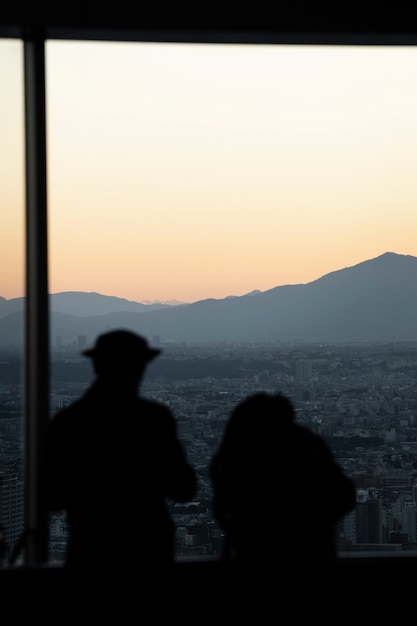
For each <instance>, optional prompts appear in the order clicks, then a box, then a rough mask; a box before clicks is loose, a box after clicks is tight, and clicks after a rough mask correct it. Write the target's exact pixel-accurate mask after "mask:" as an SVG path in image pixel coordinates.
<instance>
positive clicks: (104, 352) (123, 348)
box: [82, 330, 161, 366]
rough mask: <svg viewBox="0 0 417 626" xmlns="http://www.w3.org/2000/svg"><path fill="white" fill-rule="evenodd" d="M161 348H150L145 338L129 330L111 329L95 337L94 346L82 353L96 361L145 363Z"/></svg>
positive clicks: (159, 351)
mask: <svg viewBox="0 0 417 626" xmlns="http://www.w3.org/2000/svg"><path fill="white" fill-rule="evenodd" d="M160 353H161V350H157V349H156V348H150V347H149V345H148V342H147V341H146V339H144V338H143V337H141V336H140V335H137V334H136V333H133V332H131V331H129V330H113V331H111V332H108V333H104V334H103V335H100V336H99V337H98V338H97V341H96V344H95V346H94V348H90V349H89V350H85V351H84V352H83V353H82V354H83V355H84V356H88V357H90V358H92V359H93V360H94V361H96V362H98V363H109V364H110V363H113V364H116V365H119V366H120V365H122V364H123V363H124V364H133V363H147V362H148V361H151V360H152V359H154V358H155V357H156V356H158V354H160Z"/></svg>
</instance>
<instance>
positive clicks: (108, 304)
mask: <svg viewBox="0 0 417 626" xmlns="http://www.w3.org/2000/svg"><path fill="white" fill-rule="evenodd" d="M49 304H50V309H51V311H56V312H59V313H67V314H69V315H76V316H77V317H87V316H89V315H104V314H106V313H117V312H119V311H130V312H132V313H143V312H144V311H152V310H155V309H164V308H166V307H167V306H175V305H178V304H181V303H180V302H177V301H173V302H170V303H163V302H147V303H142V302H134V301H131V300H126V299H125V298H116V297H114V296H103V295H102V294H100V293H95V292H90V293H86V292H83V291H64V292H62V293H54V294H51V295H50V296H49ZM24 306H25V298H13V299H12V300H6V299H5V298H0V318H2V317H5V316H6V315H8V314H9V313H15V312H17V311H23V309H24Z"/></svg>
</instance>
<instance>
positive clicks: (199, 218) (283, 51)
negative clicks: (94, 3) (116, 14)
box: [0, 40, 417, 302]
mask: <svg viewBox="0 0 417 626" xmlns="http://www.w3.org/2000/svg"><path fill="white" fill-rule="evenodd" d="M22 63H23V50H22V44H21V43H19V42H14V41H7V40H2V41H0V79H1V82H2V85H3V89H2V97H1V98H0V136H1V137H2V142H1V145H0V183H1V184H0V189H1V198H2V211H1V214H0V249H1V267H2V270H1V271H2V274H1V283H0V296H2V297H4V298H7V299H10V298H14V297H19V296H22V295H24V263H25V262H24V195H25V194H24V159H23V154H24V132H23V129H24V120H23V79H22V77H23V65H22ZM416 69H417V49H416V48H414V47H407V46H401V47H395V46H387V47H382V46H375V47H374V46H356V47H353V46H352V47H348V46H339V47H336V46H291V45H277V46H273V45H256V46H255V45H253V46H251V45H235V44H233V45H231V44H224V45H223V44H213V45H203V44H151V43H136V44H127V43H100V42H94V43H93V42H57V41H48V42H47V44H46V77H47V141H48V152H47V158H48V217H49V291H50V293H57V292H62V291H86V292H91V291H94V292H98V293H102V294H105V295H112V296H118V297H122V298H127V299H129V300H136V301H140V302H145V301H154V300H159V301H170V300H179V301H182V302H193V301H196V300H201V299H204V298H210V297H212V298H224V297H226V296H229V295H243V294H245V293H248V292H250V291H252V290H254V289H260V290H262V291H265V290H267V289H271V288H273V287H276V286H279V285H284V284H296V283H307V282H310V281H312V280H315V279H317V278H319V277H320V276H322V275H324V274H326V273H329V272H332V271H335V270H338V269H343V268H344V267H349V266H352V265H355V264H357V263H360V262H362V261H365V260H367V259H370V258H374V257H376V256H379V255H380V254H383V253H384V252H388V251H389V252H396V253H398V254H410V255H415V256H417V239H416V237H415V233H416V232H417V211H416V210H415V208H416V205H417V185H416V180H417V113H416V112H417V83H416V81H415V80H414V77H415V75H416Z"/></svg>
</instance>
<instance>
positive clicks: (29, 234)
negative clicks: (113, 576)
mask: <svg viewBox="0 0 417 626" xmlns="http://www.w3.org/2000/svg"><path fill="white" fill-rule="evenodd" d="M87 6H88V7H89V10H87V11H86V12H84V15H83V18H80V19H79V21H78V23H77V19H73V18H68V22H67V23H65V22H60V21H59V19H60V18H57V16H55V15H54V14H53V11H52V10H49V13H48V11H47V10H46V11H45V10H44V12H42V11H41V12H40V15H41V16H42V17H41V18H39V17H38V16H37V17H36V18H35V17H34V16H33V15H32V14H31V11H30V9H27V11H26V12H25V9H24V8H23V9H22V7H21V6H17V7H16V5H14V12H13V11H9V13H11V15H6V16H3V17H2V18H1V22H0V37H6V38H13V39H19V40H21V41H22V42H23V45H24V111H25V148H24V149H25V184H26V246H25V255H26V259H25V267H26V275H25V287H26V308H25V347H24V354H25V371H24V376H25V381H24V383H25V385H24V387H25V415H24V420H25V528H26V543H25V546H24V554H23V562H24V564H25V565H27V566H30V565H36V564H38V563H43V562H46V561H47V548H48V529H47V526H48V525H47V519H46V515H45V512H44V511H43V507H42V506H41V499H42V493H41V480H40V469H41V461H42V449H43V442H44V437H45V433H46V426H47V420H48V415H49V303H48V253H47V250H48V232H47V231H48V224H47V175H46V171H47V151H46V121H47V118H46V110H45V98H46V94H45V43H46V41H47V40H72V41H108V42H115V41H128V42H154V43H168V42H169V43H175V42H177V43H209V44H216V43H222V44H224V43H233V44H236V43H244V44H253V45H256V44H277V45H279V44H286V45H288V44H295V45H306V44H308V45H353V46H354V45H395V46H398V45H416V44H417V32H416V33H413V32H409V31H408V30H407V29H408V28H409V27H408V24H407V16H405V15H402V14H401V11H400V10H399V11H398V12H397V13H395V10H393V9H392V10H391V11H390V14H389V15H382V16H380V17H379V22H378V21H376V20H375V16H373V15H372V16H371V15H369V14H366V13H363V12H362V15H361V17H362V25H358V23H356V24H353V25H352V24H349V23H345V24H343V25H342V26H341V25H340V23H336V22H334V23H331V20H330V21H328V20H327V22H324V27H323V26H322V23H321V22H320V14H319V15H318V16H317V12H316V17H315V18H312V16H307V20H306V21H303V20H302V19H301V17H300V16H299V15H291V14H290V12H288V13H287V14H285V15H284V16H283V20H282V21H281V24H280V28H279V29H278V28H277V29H276V30H274V29H271V27H270V24H269V23H268V19H267V16H266V17H265V18H263V19H262V20H261V22H262V24H259V23H257V22H258V21H257V20H256V18H255V20H254V21H252V23H251V24H250V25H248V24H246V25H244V26H243V27H240V26H239V25H238V26H237V27H235V28H230V27H229V26H226V27H224V28H223V27H221V26H219V25H217V26H215V27H214V28H212V29H209V28H203V29H201V28H197V29H193V28H191V29H187V28H184V26H183V24H181V23H180V24H177V25H174V26H171V27H169V28H165V29H164V28H160V29H155V28H154V27H149V26H147V25H146V24H145V26H143V24H141V25H138V27H137V28H135V27H134V26H133V27H132V24H133V25H134V24H135V23H137V20H136V22H135V20H134V19H131V18H132V17H133V16H131V15H127V14H126V12H125V13H123V11H120V14H117V15H116V16H114V12H113V10H112V11H111V12H109V11H108V12H107V13H106V11H105V10H104V11H103V14H102V15H101V13H100V10H99V9H98V8H97V7H98V6H99V5H98V4H97V7H94V2H90V3H88V5H87ZM43 8H44V9H45V7H43ZM100 9H101V4H100ZM113 9H114V7H113ZM36 10H37V9H36ZM62 13H63V12H62V11H60V14H61V15H62ZM369 13H371V12H369ZM97 16H100V17H102V18H103V19H101V23H100V19H98V20H96V18H97ZM370 17H371V18H372V19H367V18H370ZM145 22H146V20H145Z"/></svg>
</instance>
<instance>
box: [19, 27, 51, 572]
mask: <svg viewBox="0 0 417 626" xmlns="http://www.w3.org/2000/svg"><path fill="white" fill-rule="evenodd" d="M24 100H25V102H24V107H25V108H24V110H25V166H26V172H25V176H26V309H25V538H24V539H25V541H24V546H23V548H24V551H23V555H24V563H25V565H29V566H30V565H34V564H36V563H40V562H44V561H46V560H47V544H48V525H47V515H46V513H45V511H44V507H43V506H42V502H41V476H40V474H41V463H42V451H43V446H44V438H45V433H46V426H47V420H48V419H49V316H48V259H47V251H48V245H47V185H46V113H45V41H44V38H43V36H41V35H38V34H36V35H32V34H31V35H30V36H29V37H28V38H27V39H26V38H25V39H24Z"/></svg>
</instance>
